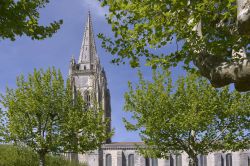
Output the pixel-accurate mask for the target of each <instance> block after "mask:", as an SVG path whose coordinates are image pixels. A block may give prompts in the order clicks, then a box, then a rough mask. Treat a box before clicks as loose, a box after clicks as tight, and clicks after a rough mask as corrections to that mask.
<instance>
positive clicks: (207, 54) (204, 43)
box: [99, 0, 250, 91]
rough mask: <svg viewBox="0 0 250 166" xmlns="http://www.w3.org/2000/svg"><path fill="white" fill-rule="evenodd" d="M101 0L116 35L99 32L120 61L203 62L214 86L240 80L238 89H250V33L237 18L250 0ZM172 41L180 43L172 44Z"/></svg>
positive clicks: (190, 66)
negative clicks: (172, 47)
mask: <svg viewBox="0 0 250 166" xmlns="http://www.w3.org/2000/svg"><path fill="white" fill-rule="evenodd" d="M99 1H100V2H101V3H102V5H103V6H108V7H109V14H108V15H107V21H108V23H109V24H111V25H112V31H113V32H114V36H115V38H114V39H112V38H109V37H106V36H104V35H103V34H99V37H100V38H101V39H102V40H103V44H102V46H103V47H104V48H105V49H106V50H107V51H109V52H111V53H112V54H117V55H118V56H117V57H116V58H115V59H114V60H113V62H114V63H118V64H119V63H124V62H125V61H124V59H128V60H129V61H130V65H131V67H138V66H139V65H140V64H141V63H142V62H144V61H141V59H144V58H145V59H146V63H147V64H148V65H150V66H152V67H153V68H156V67H157V66H158V65H161V66H163V67H164V68H168V67H169V66H176V65H177V64H178V63H179V62H184V68H185V69H194V68H196V67H197V68H198V71H199V72H200V73H201V75H202V76H205V77H206V78H208V79H209V80H210V82H211V84H212V85H213V86H214V87H223V86H225V85H228V84H230V83H234V84H235V87H236V89H237V90H238V91H248V90H250V85H249V82H250V74H249V73H250V66H249V56H248V55H247V53H246V52H248V51H249V44H250V43H249V41H250V36H249V34H246V33H241V32H242V31H243V30H242V29H240V28H239V25H242V24H240V22H239V21H238V20H239V19H238V20H237V18H239V13H240V12H241V11H242V10H243V9H242V8H243V7H244V8H246V10H247V11H248V9H250V4H248V2H249V1H246V0H237V4H238V5H236V0H223V1H220V0H209V1H207V0H144V1H141V0H131V1H128V0H117V1H113V0H99ZM237 7H238V17H237ZM246 13H247V12H246ZM242 15H243V14H242ZM249 18H250V17H249ZM245 20H248V21H249V20H250V19H247V18H245ZM247 27H250V25H249V26H247ZM247 32H250V29H248V31H247ZM170 44H176V45H177V46H176V47H177V49H175V50H170V51H169V50H166V48H167V47H166V46H168V45H170ZM155 49H161V51H160V52H162V53H159V52H156V51H155ZM142 57H144V58H142ZM197 68H196V69H197ZM235 71H237V72H235Z"/></svg>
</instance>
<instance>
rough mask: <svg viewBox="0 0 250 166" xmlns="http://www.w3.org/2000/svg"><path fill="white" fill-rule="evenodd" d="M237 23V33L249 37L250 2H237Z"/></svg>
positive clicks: (241, 0)
mask: <svg viewBox="0 0 250 166" xmlns="http://www.w3.org/2000/svg"><path fill="white" fill-rule="evenodd" d="M237 21H238V29H239V33H240V34H243V35H250V0H237Z"/></svg>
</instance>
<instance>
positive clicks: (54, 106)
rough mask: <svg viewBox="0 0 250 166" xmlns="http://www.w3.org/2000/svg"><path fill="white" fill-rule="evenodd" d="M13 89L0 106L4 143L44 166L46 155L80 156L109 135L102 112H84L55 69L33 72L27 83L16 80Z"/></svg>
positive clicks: (82, 104)
mask: <svg viewBox="0 0 250 166" xmlns="http://www.w3.org/2000/svg"><path fill="white" fill-rule="evenodd" d="M16 84H17V88H16V89H9V88H7V90H6V94H5V96H3V95H2V100H1V103H2V104H3V106H4V107H5V108H6V109H7V110H6V111H5V115H6V120H7V121H6V122H5V123H6V124H5V126H6V127H5V135H4V138H5V140H4V141H5V142H14V143H16V144H21V145H23V144H24V145H26V146H28V147H30V148H31V149H33V150H34V151H35V152H36V153H37V154H38V156H39V161H40V165H41V166H44V165H45V156H46V154H47V153H49V152H54V153H63V152H75V153H77V152H81V153H84V152H86V151H89V150H94V149H96V148H97V147H99V146H100V145H101V144H102V143H103V142H104V141H105V140H106V139H107V138H108V137H110V133H107V132H106V126H107V120H103V119H102V117H103V112H102V111H101V110H97V109H95V108H88V107H86V104H84V101H83V98H82V96H81V94H80V92H79V93H78V92H76V91H75V90H74V91H73V90H72V89H73V88H72V87H71V85H70V82H69V81H68V82H67V85H66V87H65V85H64V80H63V78H62V75H61V73H60V71H56V70H55V68H53V69H52V70H51V69H48V70H47V71H45V72H44V71H43V70H34V73H33V75H32V74H29V76H28V78H27V80H25V79H24V76H23V75H21V76H20V77H18V78H17V83H16Z"/></svg>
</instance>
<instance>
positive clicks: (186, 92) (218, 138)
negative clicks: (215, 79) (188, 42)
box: [124, 72, 250, 166]
mask: <svg viewBox="0 0 250 166" xmlns="http://www.w3.org/2000/svg"><path fill="white" fill-rule="evenodd" d="M129 88H130V90H129V92H127V93H126V94H125V107H124V108H125V111H128V112H131V113H132V119H133V122H129V121H127V120H126V119H124V122H125V125H126V128H127V129H128V130H137V131H139V132H140V136H141V139H142V140H143V142H144V143H145V145H146V146H145V147H146V148H141V153H142V154H144V155H146V156H149V157H151V156H153V157H162V158H167V157H169V154H173V153H181V152H186V153H187V154H188V156H189V163H190V166H197V164H198V163H197V155H198V154H203V155H205V154H208V153H210V152H214V151H220V150H222V151H226V150H232V151H235V150H239V149H247V148H249V143H250V130H249V129H250V123H249V118H250V103H249V101H250V100H249V96H250V94H249V93H245V94H240V93H239V92H236V91H233V92H230V90H229V88H228V87H226V88H223V89H220V90H218V89H215V88H213V87H212V86H211V85H210V84H209V83H208V82H207V81H206V80H204V79H201V78H199V77H198V76H197V75H194V74H192V75H188V76H187V77H186V78H179V79H178V81H177V85H176V86H173V84H172V80H171V77H170V75H169V73H166V72H163V73H158V74H156V73H154V76H153V81H152V82H150V81H145V80H144V79H143V77H142V75H141V74H140V82H139V84H138V85H136V86H135V88H133V87H132V85H131V84H129Z"/></svg>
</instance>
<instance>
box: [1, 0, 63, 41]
mask: <svg viewBox="0 0 250 166" xmlns="http://www.w3.org/2000/svg"><path fill="white" fill-rule="evenodd" d="M48 2H49V0H32V1H16V0H0V20H1V21H0V40H1V39H11V40H15V39H16V36H22V35H26V36H29V37H31V39H37V40H41V39H44V38H47V37H51V36H52V35H53V34H54V33H55V32H56V31H57V30H58V29H59V28H60V26H61V24H62V20H60V21H54V22H53V23H50V25H48V26H42V25H39V17H40V14H39V10H40V9H41V8H43V7H45V5H46V4H47V3H48Z"/></svg>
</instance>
